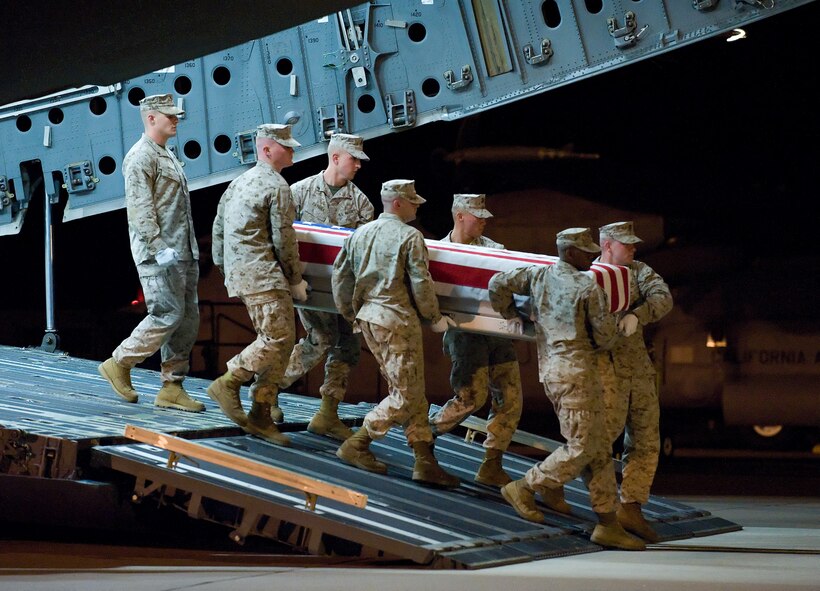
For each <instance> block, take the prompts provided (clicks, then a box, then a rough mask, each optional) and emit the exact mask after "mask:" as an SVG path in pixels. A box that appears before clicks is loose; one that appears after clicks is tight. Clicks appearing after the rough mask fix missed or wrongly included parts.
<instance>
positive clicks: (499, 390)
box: [430, 331, 523, 451]
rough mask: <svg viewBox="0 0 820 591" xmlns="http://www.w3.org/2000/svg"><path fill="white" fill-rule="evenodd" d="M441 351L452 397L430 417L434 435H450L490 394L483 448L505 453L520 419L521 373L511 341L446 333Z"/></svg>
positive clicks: (454, 332) (459, 333) (453, 332)
mask: <svg viewBox="0 0 820 591" xmlns="http://www.w3.org/2000/svg"><path fill="white" fill-rule="evenodd" d="M444 349H445V353H447V354H448V355H449V356H450V357H451V359H452V363H453V365H452V369H451V370H450V385H451V386H452V388H453V391H454V392H455V396H454V397H453V398H451V399H450V400H448V401H447V403H445V405H444V406H443V407H442V408H441V410H439V411H438V412H437V413H436V414H434V415H433V416H431V417H430V427H431V428H432V429H433V432H434V433H435V434H436V435H439V434H442V433H448V432H450V431H451V430H452V429H453V428H454V427H455V426H456V425H458V424H459V423H461V421H463V420H464V419H466V418H467V417H469V416H470V415H472V414H473V413H474V412H476V411H477V410H478V409H480V408H481V407H482V406H484V403H485V402H486V400H487V393H488V391H489V392H490V393H491V394H492V402H491V404H492V408H491V411H490V418H489V421H488V422H487V439H486V440H485V441H484V447H486V448H491V449H499V450H501V451H506V449H507V448H508V447H509V446H510V440H511V439H512V436H513V434H514V433H515V430H516V429H517V428H518V421H519V420H520V419H521V409H522V405H523V403H522V394H521V372H520V371H519V368H518V361H517V360H516V357H515V348H514V345H513V343H512V342H511V341H509V340H507V339H500V338H497V337H488V336H483V335H476V334H470V333H463V332H459V331H448V332H447V333H446V335H445V337H444Z"/></svg>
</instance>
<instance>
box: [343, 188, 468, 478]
mask: <svg viewBox="0 0 820 591" xmlns="http://www.w3.org/2000/svg"><path fill="white" fill-rule="evenodd" d="M381 197H382V203H383V204H384V213H382V214H381V215H380V216H379V218H378V219H377V220H375V221H373V222H371V223H369V224H365V225H364V226H362V227H361V228H359V229H358V230H356V231H355V232H354V233H353V234H351V235H350V236H349V237H348V238H346V239H345V242H344V245H343V246H342V249H341V251H340V252H339V255H338V256H337V258H336V261H335V263H334V265H333V278H332V284H333V299H334V301H335V303H336V306H337V308H338V309H339V312H340V313H341V314H342V315H343V316H344V317H345V319H346V320H347V321H348V322H350V323H351V325H353V326H354V327H357V328H358V329H360V330H361V332H362V334H363V335H364V338H365V341H366V342H367V346H368V347H369V348H370V351H371V352H372V353H373V356H374V357H375V358H376V360H377V361H378V363H379V368H380V369H381V372H382V375H383V376H384V378H385V379H386V380H387V384H388V386H389V389H390V393H389V395H388V396H387V398H385V399H383V400H382V401H381V402H380V403H379V404H378V405H377V406H376V407H375V408H374V409H373V410H371V411H370V412H368V413H367V415H365V418H364V422H363V425H362V427H361V428H360V429H359V430H358V431H357V432H356V433H355V434H354V435H352V436H351V437H349V438H348V439H347V440H346V441H345V442H344V443H343V444H342V445H341V446H340V447H339V449H338V450H337V452H336V455H337V456H338V457H339V458H340V459H342V460H344V461H345V462H347V463H349V464H352V465H354V466H356V467H358V468H362V469H364V470H369V471H371V472H379V473H385V472H387V466H386V465H385V464H384V463H382V462H379V461H378V460H377V459H376V457H375V456H374V455H373V453H372V452H371V451H370V449H369V446H370V443H371V442H372V441H373V439H380V438H382V437H384V436H385V435H386V434H387V431H388V430H389V429H390V427H391V426H393V425H401V426H402V427H403V428H404V434H405V436H406V437H407V443H408V444H409V445H410V446H411V447H412V448H413V453H414V456H415V464H414V466H413V480H415V481H418V482H422V483H426V484H432V485H435V486H444V487H449V488H452V487H456V486H458V484H459V481H458V478H456V477H455V476H453V475H451V474H448V473H447V472H445V471H444V470H443V469H442V468H441V467H440V466H439V465H438V462H437V461H436V458H435V456H434V455H433V450H432V448H431V443H432V441H433V434H432V432H431V431H430V425H429V423H428V420H427V411H428V408H429V405H428V403H427V398H426V396H425V393H424V351H423V350H422V336H421V322H420V320H419V317H421V318H423V319H425V320H429V321H431V322H433V329H434V330H436V331H438V332H444V331H445V330H446V329H447V327H448V326H450V322H452V321H449V322H448V319H447V318H446V317H444V316H442V315H441V313H440V312H439V307H438V300H437V299H436V293H435V286H434V284H433V279H432V277H431V276H430V271H429V270H428V253H427V246H426V245H425V243H424V237H423V236H422V234H421V232H419V231H418V230H416V229H415V228H412V227H411V226H409V225H407V222H410V221H412V220H413V219H415V216H416V210H417V209H418V206H419V205H421V204H422V203H424V202H425V199H423V198H422V197H421V196H420V195H418V194H417V193H416V190H415V184H414V183H413V181H409V180H395V181H388V182H386V183H384V184H383V185H382V190H381Z"/></svg>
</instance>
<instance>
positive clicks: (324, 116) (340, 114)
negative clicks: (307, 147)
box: [319, 103, 345, 142]
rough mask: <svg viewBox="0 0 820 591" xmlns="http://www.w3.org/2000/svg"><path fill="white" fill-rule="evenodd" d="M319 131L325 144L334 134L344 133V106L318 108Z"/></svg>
mask: <svg viewBox="0 0 820 591" xmlns="http://www.w3.org/2000/svg"><path fill="white" fill-rule="evenodd" d="M319 129H321V130H322V141H325V142H326V141H328V140H330V136H332V135H333V134H334V133H345V106H344V105H343V104H342V103H337V104H336V105H335V106H333V107H319Z"/></svg>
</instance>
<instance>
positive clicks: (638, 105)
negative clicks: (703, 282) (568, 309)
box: [0, 2, 820, 355]
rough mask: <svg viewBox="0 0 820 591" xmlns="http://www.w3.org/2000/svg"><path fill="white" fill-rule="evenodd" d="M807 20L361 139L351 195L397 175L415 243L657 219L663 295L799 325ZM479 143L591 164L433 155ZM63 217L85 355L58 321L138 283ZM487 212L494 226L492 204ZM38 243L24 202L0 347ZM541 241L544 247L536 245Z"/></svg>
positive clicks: (200, 222) (808, 187)
mask: <svg viewBox="0 0 820 591" xmlns="http://www.w3.org/2000/svg"><path fill="white" fill-rule="evenodd" d="M819 12H820V10H818V3H816V2H815V3H812V4H810V5H808V6H803V7H800V8H796V9H793V10H790V11H787V12H786V13H783V14H780V15H775V16H773V17H771V18H767V19H764V20H762V21H759V22H757V23H754V24H752V25H749V26H747V27H746V31H747V33H748V38H747V39H745V40H742V41H739V42H735V43H726V42H725V40H724V39H725V36H721V37H715V38H712V39H708V40H705V41H700V42H697V43H694V44H693V45H690V46H687V47H683V48H680V49H675V50H672V51H670V52H668V53H666V54H664V55H662V56H659V57H655V58H652V59H649V60H645V61H642V62H639V63H636V64H631V65H627V66H625V67H621V68H618V69H615V70H612V71H609V72H607V73H605V74H599V75H597V76H594V77H592V78H589V79H587V80H582V81H578V82H576V83H573V84H570V85H568V86H565V87H562V88H558V89H555V90H551V91H548V92H545V93H542V94H540V95H536V96H531V97H529V98H526V99H523V100H520V101H517V102H515V103H513V104H509V105H506V106H503V107H499V108H495V109H493V110H490V111H486V112H484V113H480V114H477V115H474V116H471V117H469V118H466V119H462V120H459V121H455V122H438V123H433V124H428V125H424V126H420V127H418V128H415V129H410V130H408V131H404V132H401V133H394V134H389V135H386V136H383V137H380V138H375V139H371V140H368V142H367V149H368V152H370V153H371V154H374V155H378V156H377V157H375V158H374V160H373V161H372V162H370V163H368V164H367V165H366V166H365V167H364V168H363V170H362V172H361V173H360V175H359V176H358V177H357V179H356V182H357V184H358V185H359V186H360V187H361V188H362V189H363V190H364V191H365V192H366V193H367V194H369V195H370V196H371V197H375V196H377V195H378V188H379V185H380V183H381V181H382V180H385V179H387V178H399V177H412V178H415V179H416V182H417V186H418V188H419V190H420V192H422V194H423V195H425V196H426V197H428V204H427V205H425V206H424V207H423V208H422V209H421V211H420V214H419V226H420V227H421V228H423V229H424V230H425V231H426V233H427V234H428V235H429V236H430V237H440V236H442V235H443V234H444V233H446V231H447V230H448V229H449V223H450V220H449V213H448V211H449V204H450V196H451V195H452V193H453V192H457V191H462V190H466V191H480V192H486V193H488V194H493V193H501V192H505V191H512V190H517V189H524V188H539V187H542V188H549V189H551V190H557V191H561V192H564V193H567V194H572V195H577V196H581V197H585V198H587V199H590V200H593V201H596V202H598V203H601V204H605V205H611V206H616V207H621V208H625V209H628V210H631V211H639V212H648V213H654V214H659V215H662V216H663V218H664V225H665V235H666V242H665V243H664V244H663V245H661V247H660V248H659V249H658V251H657V252H656V253H652V254H654V255H657V256H660V257H664V256H665V257H666V258H661V259H659V260H668V261H674V265H671V266H670V268H669V271H668V273H669V277H668V278H669V280H670V283H673V282H674V281H676V280H677V278H680V281H686V280H690V279H692V277H693V276H695V278H696V279H698V280H700V279H702V278H703V277H702V275H703V273H702V274H701V275H698V273H697V272H696V270H697V269H702V270H704V273H706V274H709V277H708V279H709V280H710V281H712V282H715V281H717V282H721V281H722V282H726V285H730V286H731V289H732V290H736V291H737V292H738V296H740V295H745V296H748V297H757V298H758V300H759V301H757V300H756V301H753V302H752V307H753V308H754V309H755V313H757V314H760V313H762V314H764V315H765V314H770V315H775V316H778V315H779V316H782V317H791V316H793V315H794V314H798V315H799V316H800V317H803V316H806V317H807V319H808V320H812V321H813V320H816V319H817V314H816V311H815V304H814V299H815V297H814V294H815V293H816V292H815V285H816V281H817V280H816V279H814V278H813V277H812V275H813V274H814V272H815V271H816V270H817V268H818V265H817V261H818V257H817V255H816V253H815V252H814V248H813V247H814V245H813V241H814V240H813V239H814V232H815V228H816V226H817V218H818V216H817V214H816V213H815V203H814V202H815V194H816V188H815V186H816V184H817V180H818V164H819V163H820V158H818V156H820V153H819V152H820V150H818V137H819V135H818V131H820V126H818V113H817V105H818V90H817V87H818V84H817V82H818V80H817V67H816V64H815V63H814V54H815V52H816V40H815V31H814V28H813V27H814V23H816V22H817V20H818V19H817V17H818V13H819ZM183 124H184V123H183ZM491 146H543V147H549V148H562V147H567V146H571V147H572V149H574V150H575V151H577V152H582V153H597V154H600V159H598V160H592V161H580V160H545V161H541V162H536V163H533V162H518V163H515V162H512V163H511V162H505V163H503V164H499V165H489V166H488V165H469V164H461V165H459V166H456V165H454V164H452V163H450V162H447V161H446V160H445V159H444V156H445V155H447V154H448V153H451V152H452V151H454V150H457V149H460V148H468V147H491ZM323 167H324V159H323V158H313V159H310V160H308V161H304V162H300V163H297V164H296V165H295V166H294V167H292V168H290V169H287V170H286V171H285V173H284V174H285V176H286V178H287V179H288V180H289V181H291V182H294V181H296V180H298V179H300V178H303V177H305V176H307V175H309V174H313V173H315V172H316V171H318V170H320V169H321V168H323ZM224 187H225V185H218V186H215V187H211V188H208V189H203V190H200V191H197V192H195V193H194V194H193V195H192V200H193V204H194V212H195V218H196V219H195V222H196V227H197V233H198V235H199V237H200V239H207V237H208V235H209V233H210V225H211V222H212V220H213V216H214V213H215V209H216V204H217V202H218V200H219V197H220V195H221V193H222V191H223V190H224ZM64 205H65V203H64V201H63V202H62V203H61V204H60V205H58V206H57V207H56V209H55V216H54V217H55V226H54V231H53V235H54V249H55V282H56V305H57V311H56V312H57V315H56V321H57V328H58V330H59V331H60V333H61V336H62V346H63V348H64V349H65V350H67V351H69V352H71V353H72V354H77V355H81V354H84V353H86V352H87V351H88V349H89V348H94V347H90V343H89V342H88V340H89V339H91V338H94V337H92V336H91V335H92V334H93V332H94V331H91V330H89V326H88V325H85V326H84V324H83V323H84V322H86V321H85V320H83V321H80V320H77V321H76V322H75V321H73V320H71V315H72V314H73V313H74V311H78V310H82V311H84V313H85V314H86V315H88V317H89V318H91V319H94V318H98V319H100V322H101V323H104V322H105V320H104V319H105V318H106V315H107V314H108V313H110V312H112V311H114V310H117V309H119V308H122V307H123V306H127V304H128V303H129V302H130V301H131V300H132V299H133V297H134V296H135V294H136V293H137V291H138V288H139V283H138V281H137V277H136V273H135V271H134V267H133V262H132V260H131V256H130V251H129V248H128V237H127V230H126V219H125V211H124V210H120V211H116V212H111V213H107V214H102V215H98V216H94V217H90V218H87V219H83V220H78V221H73V222H69V223H65V224H63V223H62V222H61V221H60V219H61V216H62V208H63V206H64ZM376 205H377V208H378V207H379V204H378V203H377V204H376ZM496 208H497V209H500V211H498V214H501V215H503V214H504V211H503V205H502V206H500V207H498V206H497V207H496ZM533 231H536V232H537V228H534V229H533ZM42 232H43V229H42V204H41V203H40V202H39V201H38V200H35V201H34V202H33V203H32V204H31V207H30V211H29V212H28V215H27V218H26V223H25V224H24V226H23V230H22V232H21V233H20V234H19V235H17V236H8V237H3V238H0V252H2V253H3V255H4V256H3V264H4V276H5V278H6V279H5V281H4V282H3V283H4V289H3V290H1V291H0V305H2V306H3V309H4V311H5V320H4V322H3V323H2V328H0V342H1V343H3V344H7V345H35V344H39V342H40V340H41V338H42V334H43V330H44V328H45V315H44V312H43V309H44V295H43V289H44V287H43V285H44V283H43V260H42V259H43V255H42ZM551 242H552V237H550V236H545V245H550V246H551ZM206 248H207V247H206ZM545 252H550V249H549V248H546V247H545ZM741 265H742V266H743V267H744V268H747V269H750V268H757V269H760V270H761V272H762V273H763V274H764V275H765V276H766V284H767V285H768V286H770V287H772V288H773V289H774V288H775V287H776V288H777V289H781V288H782V286H783V285H784V284H785V283H789V284H790V285H791V284H792V283H794V281H793V280H796V284H797V287H796V288H795V289H797V290H798V291H799V293H800V294H801V295H800V297H799V298H791V300H790V301H789V302H788V305H787V306H785V307H784V306H781V304H780V302H779V297H780V295H779V294H780V292H779V291H777V292H766V291H765V290H763V291H762V292H761V291H760V290H758V289H756V288H755V287H754V286H755V285H757V283H755V282H756V281H757V282H759V279H749V280H748V281H752V283H751V284H747V283H745V282H746V281H747V279H738V278H737V277H736V275H735V274H734V271H735V270H736V269H737V268H738V267H739V266H741ZM660 270H661V271H662V272H663V269H660ZM665 276H666V275H665ZM733 282H734V283H733ZM807 286H808V287H810V289H807ZM791 289H792V288H791V287H786V288H785V291H786V292H788V293H791ZM781 291H782V289H781ZM753 292H754V293H753ZM787 299H789V298H787ZM118 338H119V337H118ZM107 346H108V344H106V345H105V347H107ZM105 347H103V348H105Z"/></svg>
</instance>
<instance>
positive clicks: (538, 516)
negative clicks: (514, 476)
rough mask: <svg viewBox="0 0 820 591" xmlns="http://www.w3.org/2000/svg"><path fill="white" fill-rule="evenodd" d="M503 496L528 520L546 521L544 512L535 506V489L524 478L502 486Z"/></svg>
mask: <svg viewBox="0 0 820 591" xmlns="http://www.w3.org/2000/svg"><path fill="white" fill-rule="evenodd" d="M501 496H502V497H504V500H505V501H507V502H508V503H509V504H510V505H512V508H513V509H515V512H516V513H518V514H519V515H520V516H521V517H523V518H524V519H526V520H527V521H534V522H535V523H544V514H543V513H541V511H539V510H538V508H537V507H536V506H535V491H534V490H533V489H532V488H531V487H530V485H529V484H527V481H526V480H525V479H524V478H520V479H518V480H513V481H512V482H510V483H509V484H506V485H504V486H503V487H501Z"/></svg>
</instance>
